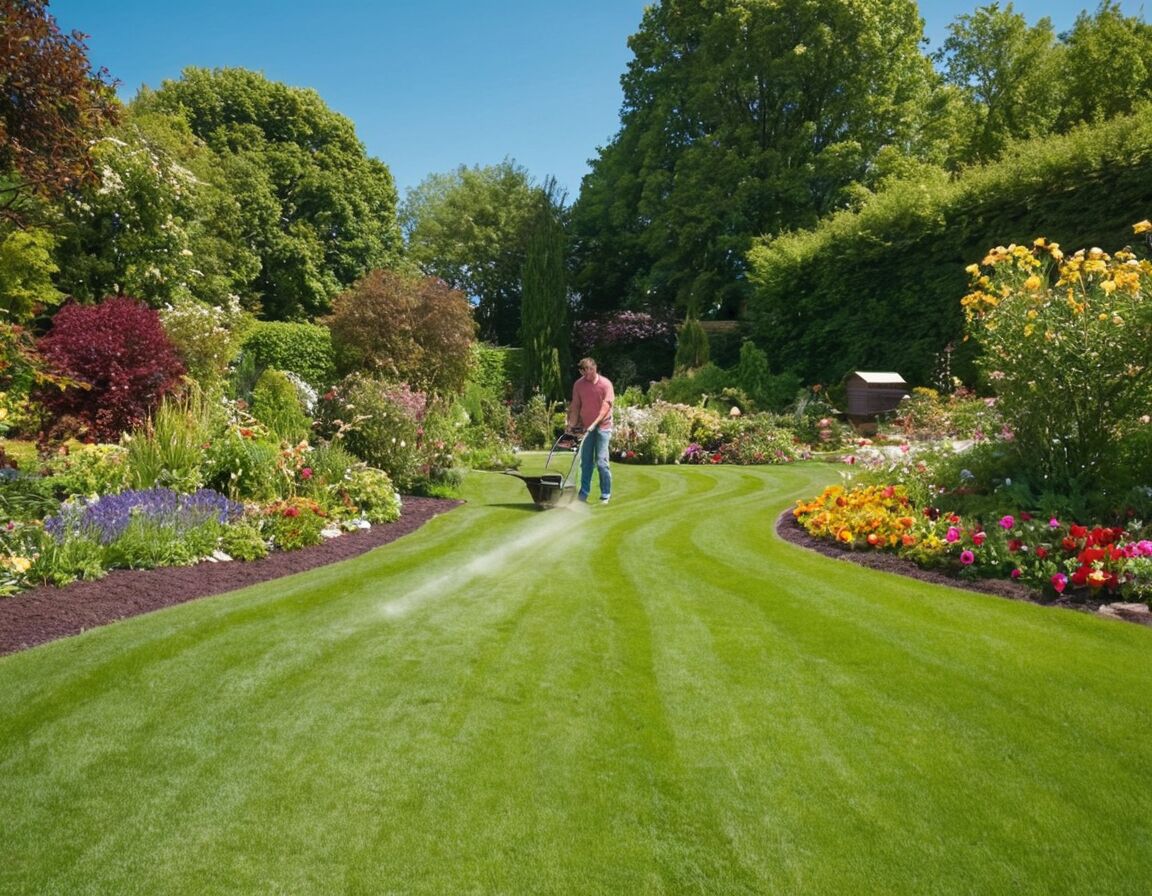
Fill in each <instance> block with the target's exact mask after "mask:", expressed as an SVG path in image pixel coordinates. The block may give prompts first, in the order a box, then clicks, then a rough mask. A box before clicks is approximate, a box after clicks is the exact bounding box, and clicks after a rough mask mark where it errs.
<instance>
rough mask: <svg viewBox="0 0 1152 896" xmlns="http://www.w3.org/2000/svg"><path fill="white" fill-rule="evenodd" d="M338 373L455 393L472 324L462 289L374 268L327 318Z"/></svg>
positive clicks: (463, 374)
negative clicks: (377, 378)
mask: <svg viewBox="0 0 1152 896" xmlns="http://www.w3.org/2000/svg"><path fill="white" fill-rule="evenodd" d="M326 323H327V324H328V327H329V328H330V329H331V331H332V344H333V346H334V347H335V351H336V357H337V364H338V366H339V369H340V371H341V372H343V373H345V374H348V373H353V372H362V373H368V374H371V375H373V376H377V377H381V378H383V379H387V380H391V381H393V382H406V383H409V384H411V386H412V387H413V388H414V389H419V390H421V391H423V392H428V393H431V394H434V395H456V394H459V393H460V392H461V391H462V390H463V388H464V383H465V381H466V380H467V379H468V373H469V370H470V369H471V365H472V342H473V339H474V337H475V334H476V324H475V322H474V321H473V319H472V309H471V306H470V305H469V304H468V299H467V297H466V296H465V295H464V293H462V292H460V291H459V290H456V289H452V288H451V287H449V286H448V285H447V284H446V283H444V281H442V280H438V279H436V278H435V277H413V276H410V275H407V274H401V273H397V272H394V271H383V270H376V271H372V272H371V273H370V274H368V275H367V276H366V277H364V278H363V279H361V280H360V281H358V282H357V283H356V285H355V286H354V287H352V289H351V290H349V291H348V292H346V293H344V294H342V295H340V296H338V297H337V298H336V300H335V301H334V302H333V303H332V315H331V316H330V317H328V318H326Z"/></svg>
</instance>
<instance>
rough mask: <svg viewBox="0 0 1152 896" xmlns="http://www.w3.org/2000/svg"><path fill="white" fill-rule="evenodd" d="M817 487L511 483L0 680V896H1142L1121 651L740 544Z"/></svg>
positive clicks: (472, 480) (80, 644)
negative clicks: (593, 488)
mask: <svg viewBox="0 0 1152 896" xmlns="http://www.w3.org/2000/svg"><path fill="white" fill-rule="evenodd" d="M834 475H835V474H834V472H833V471H832V470H831V469H830V468H828V467H824V466H818V465H808V466H805V465H800V466H791V467H784V468H758V469H747V468H745V469H734V468H700V467H675V468H638V467H619V466H618V467H617V468H616V480H617V485H616V488H615V495H614V496H613V503H612V504H611V505H610V506H608V507H600V506H591V507H584V506H579V507H575V508H572V509H556V510H550V511H546V512H537V511H534V510H532V509H530V508H531V504H530V503H529V501H528V494H527V490H526V489H525V488H524V486H523V484H522V483H520V482H519V481H518V480H516V479H513V478H511V477H505V476H500V475H497V474H482V473H476V474H472V475H471V476H470V477H469V479H468V482H467V497H468V499H469V503H468V505H467V506H465V507H463V508H460V509H458V510H456V511H453V512H452V513H450V514H447V515H444V516H441V517H438V518H436V519H435V520H433V521H432V522H431V523H430V524H429V525H428V526H427V527H425V528H424V529H422V530H421V531H419V532H418V533H416V534H415V535H412V536H410V537H407V538H404V539H401V540H400V541H398V542H396V543H394V544H392V545H390V546H388V547H385V548H383V549H380V550H378V551H375V552H373V553H371V554H368V555H365V556H363V557H361V558H358V559H356V560H353V561H349V562H347V563H344V564H341V565H338V566H334V567H328V568H325V569H321V570H317V571H314V572H312V573H308V574H304V575H300V576H296V577H292V578H290V579H286V580H281V581H279V582H274V583H268V584H265V585H261V586H258V587H254V588H251V589H248V590H246V591H242V592H236V593H233V594H230V595H223V596H220V597H215V598H208V599H205V600H203V601H198V602H194V603H192V604H186V605H183V606H179V607H175V608H172V609H169V610H165V611H162V612H159V613H155V614H152V615H149V616H145V617H140V618H137V619H132V620H128V621H125V622H122V623H118V624H116V625H113V626H109V627H107V628H104V629H99V630H96V631H92V632H89V633H87V634H85V635H82V636H80V637H77V638H72V639H69V640H66V641H61V642H57V643H55V644H51V645H47V646H44V647H41V648H37V649H34V650H30V651H27V652H24V653H20V654H15V655H12V656H9V657H5V658H0V813H2V818H3V828H2V830H3V836H2V837H0V892H2V893H5V894H8V893H13V894H15V893H21V894H23V893H29V894H31V893H36V894H41V893H45V894H46V893H60V894H69V896H75V894H85V893H92V894H97V893H99V894H118V896H122V894H133V893H140V894H180V893H187V894H213V893H259V894H272V893H277V894H279V893H283V894H305V893H317V894H320V893H323V894H329V893H364V894H382V893H414V894H415V893H419V894H460V893H484V894H487V893H511V894H520V893H524V894H601V893H603V894H647V893H668V894H684V893H723V894H727V893H733V894H735V893H748V894H768V893H781V894H793V893H827V894H849V893H868V894H875V893H894V894H911V893H916V894H927V893H940V894H957V893H977V894H988V893H1013V894H1016V893H1037V894H1040V893H1044V894H1053V893H1060V894H1074V893H1084V894H1087V893H1093V894H1097V893H1099V894H1125V893H1131V894H1146V893H1148V892H1150V891H1152V787H1150V786H1149V783H1148V780H1149V769H1150V768H1152V737H1150V732H1152V708H1150V707H1152V702H1150V700H1149V686H1150V684H1152V631H1150V630H1148V629H1143V628H1139V627H1136V626H1132V625H1126V624H1122V623H1117V622H1111V621H1107V620H1100V619H1096V618H1092V617H1089V616H1086V615H1082V614H1077V613H1071V612H1067V611H1060V610H1053V609H1046V608H1042V607H1037V606H1032V605H1026V604H1018V603H1013V602H1009V601H1005V600H1002V599H997V598H993V597H988V596H983V595H976V594H970V593H967V592H963V591H959V590H954V589H950V588H942V587H938V586H932V585H925V584H922V583H918V582H914V581H910V580H904V579H900V578H896V577H892V576H888V575H885V574H882V573H878V572H873V571H869V570H863V569H860V568H858V567H856V566H854V565H852V564H847V563H842V562H838V561H835V560H829V559H826V558H824V557H821V556H818V555H815V554H812V553H810V552H807V551H804V550H802V549H800V548H796V547H794V546H792V545H789V544H786V543H784V542H782V541H780V540H779V539H777V538H776V537H775V535H774V534H773V531H772V529H773V521H774V520H775V518H776V516H777V515H778V513H779V512H780V511H781V510H782V509H784V508H785V507H787V506H789V505H790V503H791V502H792V500H793V499H794V498H796V497H800V496H808V495H811V494H814V493H815V492H816V491H818V490H819V488H821V487H822V486H823V485H824V484H825V483H827V482H828V481H830V479H831V478H832V477H833V476H834Z"/></svg>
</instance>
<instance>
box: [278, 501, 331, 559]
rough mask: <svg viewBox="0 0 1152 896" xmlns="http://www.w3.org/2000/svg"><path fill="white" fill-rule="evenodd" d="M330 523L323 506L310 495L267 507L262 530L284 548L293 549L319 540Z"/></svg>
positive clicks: (317, 542)
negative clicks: (310, 497)
mask: <svg viewBox="0 0 1152 896" xmlns="http://www.w3.org/2000/svg"><path fill="white" fill-rule="evenodd" d="M327 525H328V515H327V514H326V513H325V512H324V508H323V507H321V506H320V505H319V504H317V503H316V502H315V501H312V500H310V499H308V498H286V499H284V500H282V501H274V502H272V503H271V504H269V505H268V506H267V507H265V508H264V511H263V514H262V522H261V526H262V530H263V532H264V533H265V534H266V535H267V536H268V538H269V539H270V540H271V541H272V546H273V547H274V548H276V549H277V550H281V551H294V550H297V549H299V548H305V547H308V546H309V545H313V544H319V543H320V541H321V540H322V539H323V537H324V536H323V535H321V534H320V533H321V532H322V531H323V530H324V527H325V526H327Z"/></svg>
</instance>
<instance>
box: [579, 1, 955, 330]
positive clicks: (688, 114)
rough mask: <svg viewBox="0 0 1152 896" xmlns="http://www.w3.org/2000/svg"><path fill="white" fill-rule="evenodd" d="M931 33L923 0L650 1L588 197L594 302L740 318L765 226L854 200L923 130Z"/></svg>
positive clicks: (582, 285)
mask: <svg viewBox="0 0 1152 896" xmlns="http://www.w3.org/2000/svg"><path fill="white" fill-rule="evenodd" d="M921 35H922V23H921V20H920V18H919V15H918V13H917V7H916V4H915V2H913V0H805V2H801V0H706V2H700V0H663V2H660V3H656V4H654V5H652V6H649V7H648V8H647V10H646V11H645V14H644V18H643V20H642V22H641V26H640V30H639V31H638V33H636V34H635V35H633V36H632V38H631V39H630V40H629V45H630V47H631V48H632V52H633V54H634V58H633V60H632V62H631V63H630V64H629V67H628V71H627V73H626V74H625V75H624V77H623V79H622V80H623V86H624V106H623V112H622V116H621V129H620V131H619V133H618V134H617V135H616V137H615V138H614V139H613V140H612V142H611V143H610V144H609V145H608V146H607V147H605V148H604V149H603V150H601V152H600V155H599V157H598V158H597V159H596V160H594V162H593V166H592V172H591V173H590V174H589V175H588V176H587V177H586V178H585V180H584V183H583V185H582V189H581V194H580V197H579V200H578V201H577V203H576V207H575V209H574V222H573V223H574V231H575V238H576V241H577V245H578V253H577V254H578V260H577V263H578V271H579V273H578V281H577V282H578V287H579V289H580V290H581V303H582V305H583V307H584V308H585V309H586V310H591V309H593V308H595V309H604V308H610V307H620V305H621V304H623V305H625V306H626V307H632V308H635V309H641V308H648V307H651V306H655V307H658V308H660V309H662V310H664V311H668V310H670V309H671V308H673V307H676V308H680V309H682V310H683V311H685V312H688V313H694V314H698V315H700V316H702V317H709V316H722V317H733V316H736V315H738V314H739V313H740V311H741V308H742V305H743V302H744V299H745V293H746V282H745V261H744V255H745V253H746V251H747V249H748V248H749V245H750V243H751V239H752V237H753V236H756V235H759V234H764V233H779V232H781V231H783V230H785V229H788V228H793V227H797V226H804V225H810V224H812V223H814V222H815V221H816V220H817V219H818V218H819V217H820V216H821V215H823V214H825V213H827V212H829V211H831V210H833V209H836V208H839V207H843V206H845V205H847V204H850V203H851V202H852V201H853V196H854V191H855V190H856V189H857V185H864V186H868V185H869V184H870V183H871V181H872V180H873V179H874V178H875V177H876V176H877V174H878V172H876V171H875V170H874V169H873V160H874V159H875V158H876V156H877V154H878V153H879V151H880V150H881V148H883V147H886V146H893V145H896V146H904V145H905V144H908V143H909V142H910V141H911V140H912V138H913V137H914V136H915V133H916V129H915V127H914V123H915V121H916V119H917V116H918V110H919V108H920V107H921V106H923V104H924V97H925V95H926V93H927V91H928V88H929V87H930V85H931V83H932V78H933V75H932V72H931V66H930V64H929V62H928V60H927V59H925V57H924V56H923V54H921V53H920V50H919V41H920V39H921Z"/></svg>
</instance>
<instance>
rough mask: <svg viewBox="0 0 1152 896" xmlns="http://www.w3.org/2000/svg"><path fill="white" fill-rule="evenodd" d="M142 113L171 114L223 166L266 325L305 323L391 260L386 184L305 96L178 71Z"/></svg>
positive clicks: (350, 134)
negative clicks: (255, 266) (255, 267)
mask: <svg viewBox="0 0 1152 896" xmlns="http://www.w3.org/2000/svg"><path fill="white" fill-rule="evenodd" d="M146 107H147V108H156V109H160V110H163V111H167V112H170V113H176V114H179V115H182V116H183V117H184V119H185V120H186V121H187V122H188V124H189V126H190V127H191V130H192V133H193V134H195V135H196V136H197V137H199V138H200V139H202V140H204V141H206V142H207V143H208V145H209V146H211V147H212V148H213V149H214V150H215V151H216V152H217V153H219V154H220V155H221V156H223V157H225V158H226V159H227V160H228V164H227V165H225V166H224V173H225V174H226V175H227V176H228V178H229V183H230V186H231V189H232V191H233V193H234V194H235V195H236V197H237V198H238V199H239V201H240V203H241V206H242V207H243V208H244V209H245V211H246V213H247V232H246V233H245V238H246V242H247V245H248V246H249V247H250V248H251V249H252V250H253V251H254V252H256V254H257V255H258V256H259V257H260V263H261V264H260V272H259V274H258V276H257V277H256V280H255V289H256V291H257V293H258V294H259V296H260V298H261V302H262V305H263V311H264V315H265V316H266V317H268V318H270V319H273V320H300V319H309V318H313V317H316V316H318V315H320V314H323V313H325V312H327V310H328V309H329V307H330V304H331V300H332V298H333V297H334V296H335V295H336V294H337V293H339V292H340V291H341V290H342V289H345V288H346V287H348V286H350V285H351V284H352V283H354V282H355V281H356V280H357V278H359V277H360V276H362V275H363V274H364V273H365V272H367V271H369V270H371V269H373V268H377V267H387V266H390V265H393V264H395V263H396V262H397V261H398V260H399V257H400V254H401V250H402V246H401V238H400V228H399V223H398V221H397V218H396V204H397V200H396V188H395V184H394V182H393V180H392V175H391V173H390V172H389V171H388V168H387V167H386V166H385V165H384V164H383V163H382V162H380V161H378V160H377V159H373V158H370V157H369V156H367V154H366V152H365V149H364V145H363V144H362V143H361V142H360V140H359V139H358V138H357V136H356V132H355V128H354V127H353V124H352V122H351V121H349V120H348V119H347V118H345V117H344V116H342V115H339V114H337V113H335V112H333V111H332V110H331V109H329V108H328V107H327V106H326V105H325V104H324V101H323V100H322V99H321V98H320V96H319V95H318V94H317V93H316V92H315V91H313V90H304V89H301V88H297V87H290V86H288V85H286V84H281V83H278V82H275V81H269V80H267V79H266V78H265V77H264V76H263V75H260V74H258V73H256V72H250V71H246V70H244V69H235V68H233V69H216V70H212V71H209V70H207V69H197V68H189V69H186V70H185V71H184V73H183V75H182V77H181V78H180V80H178V81H166V82H164V84H163V86H162V87H161V88H160V89H159V90H157V91H156V92H155V94H154V95H151V96H150V97H148V98H147V102H146Z"/></svg>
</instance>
